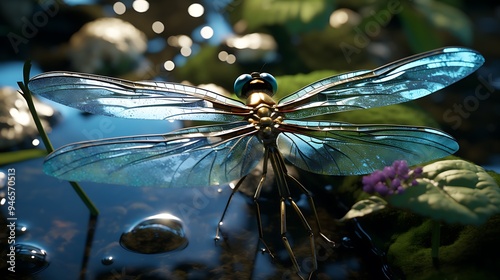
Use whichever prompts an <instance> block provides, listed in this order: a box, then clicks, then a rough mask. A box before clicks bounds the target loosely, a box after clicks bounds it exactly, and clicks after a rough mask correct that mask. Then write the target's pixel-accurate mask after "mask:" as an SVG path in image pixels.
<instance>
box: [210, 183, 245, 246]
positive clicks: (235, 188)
mask: <svg viewBox="0 0 500 280" xmlns="http://www.w3.org/2000/svg"><path fill="white" fill-rule="evenodd" d="M246 177H247V176H246V175H245V176H243V178H241V179H240V180H239V181H238V183H236V186H235V187H234V189H233V191H232V192H231V195H230V196H229V198H228V199H227V203H226V207H224V212H222V216H221V217H220V220H219V223H218V224H217V231H216V232H215V241H216V242H217V241H218V240H219V239H220V236H219V232H220V226H221V225H222V220H223V219H224V216H225V215H226V212H227V208H228V207H229V204H230V203H231V199H232V198H233V196H234V194H235V193H236V192H237V191H238V188H239V187H240V186H241V183H243V181H244V180H245V178H246Z"/></svg>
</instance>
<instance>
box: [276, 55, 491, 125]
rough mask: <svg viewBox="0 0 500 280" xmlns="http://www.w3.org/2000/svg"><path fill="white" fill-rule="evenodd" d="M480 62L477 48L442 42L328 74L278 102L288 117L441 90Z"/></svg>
mask: <svg viewBox="0 0 500 280" xmlns="http://www.w3.org/2000/svg"><path fill="white" fill-rule="evenodd" d="M483 62H484V58H483V57H482V56H481V55H480V54H479V53H478V52H476V51H473V50H469V49H465V48H453V47H451V48H442V49H437V50H434V51H429V52H426V53H422V54H418V55H415V56H411V57H408V58H404V59H401V60H398V61H395V62H393V63H389V64H387V65H385V66H382V67H379V68H377V69H374V70H372V71H356V72H351V73H347V74H342V75H339V76H334V77H330V78H326V79H323V80H320V81H318V82H315V83H313V84H311V85H308V86H306V87H305V88H303V89H300V90H299V91H297V92H295V93H292V94H291V95H289V96H287V97H284V98H283V99H282V100H280V101H279V102H278V108H279V110H280V111H281V112H282V113H284V114H285V117H286V118H288V119H302V118H307V117H312V116H318V115H323V114H331V113H337V112H342V111H349V110H356V109H368V108H374V107H381V106H386V105H391V104H398V103H402V102H407V101H410V100H414V99H417V98H421V97H423V96H426V95H428V94H430V93H433V92H435V91H437V90H440V89H442V88H444V87H446V86H448V85H450V84H453V83H455V82H456V81H458V80H460V79H462V78H464V77H466V76H467V75H469V74H471V73H472V72H474V71H475V70H476V69H477V68H479V67H480V66H481V65H482V64H483Z"/></svg>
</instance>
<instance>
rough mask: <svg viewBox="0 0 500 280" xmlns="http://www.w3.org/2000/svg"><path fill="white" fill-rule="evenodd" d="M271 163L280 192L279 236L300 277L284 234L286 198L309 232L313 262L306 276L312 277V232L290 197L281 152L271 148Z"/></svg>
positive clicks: (297, 266) (312, 256)
mask: <svg viewBox="0 0 500 280" xmlns="http://www.w3.org/2000/svg"><path fill="white" fill-rule="evenodd" d="M270 160H271V164H272V166H273V169H274V171H275V173H276V175H277V181H278V190H279V193H280V197H281V199H280V214H281V238H282V240H283V244H284V246H285V248H286V250H287V251H288V254H289V255H290V259H291V260H292V263H293V266H294V267H295V269H296V271H297V275H298V276H299V277H301V278H302V276H301V270H300V267H299V264H298V262H297V258H296V257H295V254H294V253H293V250H292V247H291V245H290V242H289V241H288V238H287V236H286V233H287V228H286V204H285V200H288V202H289V203H290V205H291V206H292V208H293V209H294V211H295V213H297V215H298V216H299V218H300V220H301V221H302V224H303V226H304V227H305V229H306V230H307V232H308V234H309V246H310V249H311V258H312V263H313V268H312V270H311V271H310V272H309V276H308V278H311V277H312V274H313V273H314V271H316V269H317V267H318V266H317V258H316V247H315V243H314V233H313V230H312V228H311V226H310V225H309V223H308V222H307V219H306V218H305V216H304V214H302V211H300V208H299V206H298V205H297V204H296V203H295V201H294V200H293V199H292V197H291V194H290V190H289V188H288V184H287V182H286V177H291V176H289V175H288V171H287V170H286V166H285V162H284V160H283V158H282V157H281V154H279V152H278V151H277V150H273V151H272V152H271V156H270Z"/></svg>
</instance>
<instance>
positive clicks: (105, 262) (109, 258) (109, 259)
mask: <svg viewBox="0 0 500 280" xmlns="http://www.w3.org/2000/svg"><path fill="white" fill-rule="evenodd" d="M114 262H115V258H113V256H105V257H104V258H102V259H101V263H102V264H103V265H110V264H113V263H114Z"/></svg>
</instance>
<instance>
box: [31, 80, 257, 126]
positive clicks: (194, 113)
mask: <svg viewBox="0 0 500 280" xmlns="http://www.w3.org/2000/svg"><path fill="white" fill-rule="evenodd" d="M28 85H29V88H30V90H31V91H33V92H35V93H36V94H39V95H41V96H43V97H45V98H48V99H50V100H53V101H55V102H58V103H61V104H64V105H67V106H70V107H73V108H77V109H80V110H82V111H85V112H89V113H93V114H99V115H107V116H116V117H121V118H137V119H157V120H165V119H169V120H206V121H218V122H232V121H241V120H242V115H246V114H247V112H248V111H249V109H250V108H248V107H246V106H245V105H244V104H243V103H242V102H240V101H237V100H234V99H231V98H227V97H224V96H223V95H220V94H217V93H214V92H211V91H208V90H204V89H201V88H197V87H192V86H187V85H182V84H175V83H165V82H154V81H144V82H131V81H126V80H121V79H116V78H110V77H103V76H98V75H90V74H79V73H69V72H49V73H44V74H41V75H38V76H35V77H33V78H32V79H31V80H30V81H29V84H28Z"/></svg>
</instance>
